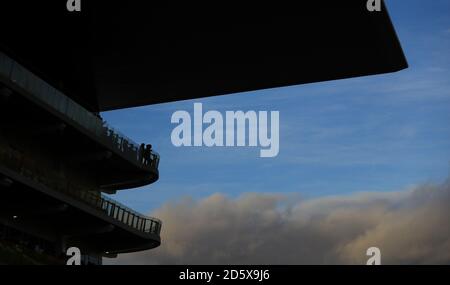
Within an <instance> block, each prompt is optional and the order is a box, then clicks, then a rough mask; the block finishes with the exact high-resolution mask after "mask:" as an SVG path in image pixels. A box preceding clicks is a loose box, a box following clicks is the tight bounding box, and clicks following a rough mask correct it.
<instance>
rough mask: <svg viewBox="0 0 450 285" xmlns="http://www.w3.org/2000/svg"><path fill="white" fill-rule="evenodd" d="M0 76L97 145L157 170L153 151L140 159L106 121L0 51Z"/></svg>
mask: <svg viewBox="0 0 450 285" xmlns="http://www.w3.org/2000/svg"><path fill="white" fill-rule="evenodd" d="M0 77H1V78H2V79H3V80H6V81H9V82H8V83H9V84H14V85H15V86H16V87H19V88H21V89H22V90H24V91H26V93H27V94H23V95H24V96H26V97H27V98H28V99H30V100H32V101H33V102H35V103H37V104H39V105H41V106H43V107H45V108H47V109H49V110H51V111H52V112H53V113H55V114H56V115H57V116H58V117H59V118H61V119H62V120H63V121H65V122H66V123H68V124H69V125H72V126H75V127H78V128H80V129H82V130H83V131H87V132H88V133H89V134H91V135H92V136H93V137H95V139H96V140H97V141H98V142H100V143H101V144H103V145H104V146H106V147H108V148H109V149H112V150H114V152H115V153H117V154H119V155H121V156H122V157H124V158H125V159H127V160H128V161H130V162H132V163H134V164H136V165H138V166H140V167H144V168H152V169H156V170H157V168H158V166H159V160H160V157H159V154H158V153H157V152H154V151H151V152H150V154H148V155H147V156H148V157H143V155H144V153H143V152H142V149H141V148H140V145H139V144H138V143H136V142H134V141H133V140H132V139H130V138H128V137H127V136H125V135H124V134H122V133H120V132H119V131H117V130H116V129H114V128H113V127H111V126H109V125H108V123H107V122H105V121H103V120H102V119H100V118H99V117H97V116H96V115H94V114H93V113H92V112H89V111H88V110H87V109H85V108H84V107H83V106H81V105H79V104H78V103H76V102H75V101H73V100H72V99H70V98H69V97H67V96H66V95H64V94H63V93H62V92H61V91H59V90H58V89H56V88H54V87H53V86H51V85H50V84H48V83H47V82H45V81H44V80H42V79H41V78H39V77H38V76H36V75H35V74H33V73H32V72H31V71H29V70H28V69H26V68H25V67H24V66H22V65H20V64H19V63H17V62H16V61H14V60H13V59H12V58H10V57H8V56H7V55H5V54H3V53H2V52H0Z"/></svg>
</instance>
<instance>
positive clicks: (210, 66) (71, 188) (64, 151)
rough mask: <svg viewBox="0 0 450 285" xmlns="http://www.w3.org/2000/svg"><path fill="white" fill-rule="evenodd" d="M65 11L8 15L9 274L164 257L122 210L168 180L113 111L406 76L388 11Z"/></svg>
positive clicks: (2, 210) (13, 5) (2, 40)
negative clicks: (23, 268)
mask: <svg viewBox="0 0 450 285" xmlns="http://www.w3.org/2000/svg"><path fill="white" fill-rule="evenodd" d="M66 2H67V1H66V0H63V1H24V0H14V1H2V3H1V4H0V22H1V23H0V24H1V28H0V29H1V33H0V204H1V205H0V264H1V263H19V264H20V263H25V264H29V263H31V264H64V261H65V259H66V258H67V256H66V255H65V253H66V250H67V248H68V247H78V248H79V249H80V250H81V252H82V261H83V264H101V263H102V259H103V258H105V257H111V258H112V257H116V256H117V254H121V253H129V252H136V251H142V250H147V249H152V248H155V247H157V246H159V245H160V243H161V238H160V233H161V228H162V222H161V221H160V220H158V219H157V218H153V217H147V216H145V215H143V214H140V213H138V212H136V211H134V210H133V209H130V208H129V207H127V206H125V205H123V204H121V203H119V202H117V201H115V200H113V199H112V198H111V197H113V195H114V194H115V193H117V191H129V189H132V188H137V187H142V186H146V185H149V184H152V183H154V182H156V181H157V180H158V178H159V175H160V174H159V170H158V166H159V163H160V156H159V154H158V153H157V152H155V151H154V150H153V148H154V149H155V150H157V148H158V146H156V145H155V146H153V148H152V147H150V146H148V145H149V144H151V140H152V134H151V133H148V134H145V135H146V137H148V139H149V141H148V142H139V143H136V142H134V141H133V140H132V139H130V138H128V137H127V136H126V135H124V134H122V133H121V132H120V131H118V130H117V129H115V128H113V127H112V126H110V125H109V124H108V123H107V122H106V121H105V120H103V119H102V117H101V114H102V112H104V111H113V110H117V109H123V108H130V107H136V106H144V105H151V104H158V103H165V102H172V101H178V100H185V99H194V98H202V97H208V96H216V95H225V94H231V93H237V92H244V91H252V90H259V89H265V88H274V87H282V86H288V85H297V84H305V83H314V82H320V81H326V80H336V79H344V78H350V77H357V76H367V75H375V74H382V73H389V72H395V71H399V70H402V69H404V68H406V67H407V62H406V59H405V57H404V54H403V52H402V48H401V46H400V43H399V41H398V39H397V36H396V33H395V31H394V28H393V25H392V23H391V20H390V18H389V15H388V13H387V9H386V6H385V5H384V4H383V5H382V9H381V11H372V12H371V11H369V10H367V5H366V4H367V1H365V0H364V1H363V0H361V1H359V0H358V1H330V2H327V3H326V4H325V3H322V2H324V1H303V2H302V3H301V4H296V5H293V4H287V3H280V2H271V3H267V4H263V3H260V2H259V3H258V4H253V5H250V3H248V4H245V5H244V4H242V3H239V4H238V3H234V4H233V3H231V2H229V1H214V3H213V4H212V3H210V4H201V5H200V4H195V3H190V4H186V3H174V2H170V3H169V2H168V3H165V4H163V3H146V2H145V1H118V2H117V3H112V2H111V1H83V0H82V1H81V3H82V5H81V11H80V12H69V11H68V10H67V9H66V4H67V3H66ZM147 2H153V1H147ZM297 5H298V6H297ZM254 99H255V100H258V97H257V96H255V97H254ZM146 123H147V124H151V123H152V122H146ZM161 163H164V157H162V160H161ZM162 175H164V174H162ZM166 179H170V177H167V178H166ZM148 191H151V187H149V188H148ZM162 242H164V240H163V241H162Z"/></svg>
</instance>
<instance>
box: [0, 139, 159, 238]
mask: <svg viewBox="0 0 450 285" xmlns="http://www.w3.org/2000/svg"><path fill="white" fill-rule="evenodd" d="M0 159H1V160H2V162H3V163H5V166H7V167H9V168H11V169H13V170H14V171H16V172H18V173H20V174H21V175H24V176H26V177H28V178H30V179H32V180H34V181H35V182H37V183H40V184H43V185H45V186H47V187H48V188H50V189H51V190H54V191H57V192H60V193H63V194H65V195H67V196H70V197H72V198H74V199H76V200H77V201H80V202H82V203H84V204H87V205H89V206H91V207H93V208H95V209H97V210H99V211H101V212H103V213H105V214H106V215H108V216H109V217H111V218H113V219H115V220H117V221H119V222H121V223H123V224H125V225H127V226H129V227H132V228H134V229H136V230H138V231H141V232H144V233H148V234H155V235H158V236H159V234H160V232H161V226H162V222H161V221H160V220H159V219H156V218H152V217H148V216H145V215H142V214H140V213H138V212H136V211H134V210H132V209H130V208H128V207H126V206H124V205H123V204H121V203H119V202H118V201H115V200H113V199H111V198H109V197H106V196H104V195H103V194H100V193H99V192H92V191H89V189H83V188H82V187H80V186H78V185H77V184H74V183H71V182H70V181H67V180H64V179H60V177H57V175H54V174H53V176H54V177H50V176H52V173H56V172H52V171H46V172H45V174H44V173H42V171H43V170H42V167H39V164H37V163H33V162H31V161H30V160H29V159H28V160H27V158H26V157H24V156H23V155H21V154H20V153H19V152H17V151H9V150H8V149H6V148H4V147H1V148H0ZM33 166H35V167H33Z"/></svg>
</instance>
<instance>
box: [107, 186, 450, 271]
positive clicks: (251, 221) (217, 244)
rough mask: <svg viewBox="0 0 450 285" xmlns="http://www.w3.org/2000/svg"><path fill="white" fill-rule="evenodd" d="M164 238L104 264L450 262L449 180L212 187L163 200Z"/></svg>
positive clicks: (159, 210)
mask: <svg viewBox="0 0 450 285" xmlns="http://www.w3.org/2000/svg"><path fill="white" fill-rule="evenodd" d="M152 215H154V216H156V217H159V218H160V219H162V221H163V223H164V224H163V231H162V233H161V235H162V245H161V246H160V247H159V248H157V249H154V250H150V251H146V252H141V253H134V254H125V255H120V256H119V258H117V259H112V260H111V259H105V261H104V263H105V264H116V263H117V264H365V263H366V261H367V259H368V257H367V256H366V250H367V248H369V247H372V246H376V247H378V248H380V250H381V254H382V256H381V262H382V264H450V183H449V182H446V183H444V184H442V185H422V186H419V187H416V188H414V189H411V190H408V191H402V192H394V193H359V194H353V195H349V196H337V197H324V198H317V199H309V200H302V199H298V198H296V197H293V196H289V195H262V194H246V195H243V196H241V197H239V198H237V199H230V198H227V197H226V196H224V195H221V194H215V195H212V196H210V197H207V198H205V199H203V200H200V201H193V200H191V199H184V200H182V201H178V202H174V203H169V204H167V205H165V206H163V207H162V208H160V209H158V210H157V211H156V212H154V213H152Z"/></svg>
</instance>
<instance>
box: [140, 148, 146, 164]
mask: <svg viewBox="0 0 450 285" xmlns="http://www.w3.org/2000/svg"><path fill="white" fill-rule="evenodd" d="M144 152H145V144H143V143H141V146H140V147H139V162H140V163H142V164H144V162H145V160H144V157H145V156H144Z"/></svg>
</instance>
